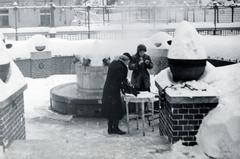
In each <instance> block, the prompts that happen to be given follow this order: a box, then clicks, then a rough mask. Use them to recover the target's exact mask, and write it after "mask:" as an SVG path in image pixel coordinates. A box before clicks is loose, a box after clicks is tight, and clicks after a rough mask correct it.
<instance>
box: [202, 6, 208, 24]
mask: <svg viewBox="0 0 240 159" xmlns="http://www.w3.org/2000/svg"><path fill="white" fill-rule="evenodd" d="M206 12H207V8H206V7H204V9H203V14H204V15H203V16H204V17H203V21H204V22H206V14H207V13H206Z"/></svg>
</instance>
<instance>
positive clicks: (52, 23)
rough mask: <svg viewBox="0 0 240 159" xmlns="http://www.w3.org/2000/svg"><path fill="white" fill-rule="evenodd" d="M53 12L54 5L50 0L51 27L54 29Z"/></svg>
mask: <svg viewBox="0 0 240 159" xmlns="http://www.w3.org/2000/svg"><path fill="white" fill-rule="evenodd" d="M54 11H55V4H54V3H53V1H52V0H51V1H50V14H51V27H55V19H54Z"/></svg>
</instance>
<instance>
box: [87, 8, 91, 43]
mask: <svg viewBox="0 0 240 159" xmlns="http://www.w3.org/2000/svg"><path fill="white" fill-rule="evenodd" d="M90 9H91V7H90V6H87V18H88V23H87V25H88V39H90V38H91V35H90Z"/></svg>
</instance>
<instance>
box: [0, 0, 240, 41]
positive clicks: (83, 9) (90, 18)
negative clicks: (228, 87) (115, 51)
mask: <svg viewBox="0 0 240 159" xmlns="http://www.w3.org/2000/svg"><path fill="white" fill-rule="evenodd" d="M1 9H7V10H9V18H10V17H11V16H12V17H11V19H14V20H13V21H11V22H12V23H11V24H9V27H10V28H14V29H15V39H16V40H18V39H19V40H22V39H27V38H29V36H31V35H33V33H23V32H19V27H38V26H40V24H41V22H40V20H39V19H40V17H39V16H40V15H39V13H40V12H41V10H42V9H47V10H49V14H46V15H47V16H48V15H49V18H50V21H49V24H48V25H49V27H58V26H71V25H73V24H72V22H73V20H74V18H73V17H76V19H77V20H79V22H78V23H77V24H74V25H78V26H84V27H86V29H85V30H87V31H78V32H74V31H73V33H77V34H76V35H74V34H72V33H70V32H65V33H64V32H58V33H56V37H61V38H67V39H69V38H70V39H85V38H86V36H87V38H88V39H90V38H97V39H104V38H110V39H115V38H120V37H122V35H123V33H122V32H124V31H122V32H119V30H118V31H95V30H93V29H92V26H93V25H92V24H96V23H98V24H99V23H100V24H101V25H103V26H104V25H106V24H120V25H121V28H122V30H124V28H125V26H127V25H129V24H133V23H148V24H151V25H152V29H153V30H157V29H158V28H156V27H157V26H158V25H159V24H162V23H165V24H169V23H175V22H180V21H182V20H187V21H190V22H211V23H213V24H214V27H213V28H214V30H213V31H212V28H205V29H204V30H203V29H199V32H200V33H201V34H204V35H205V34H211V35H236V34H239V29H238V28H224V29H222V28H217V25H216V24H217V23H232V22H240V6H238V5H231V6H218V5H212V6H189V5H181V6H161V5H153V4H149V5H145V6H143V5H132V6H128V5H120V6H55V5H54V4H53V3H50V4H49V5H47V6H18V5H17V4H15V5H14V6H10V7H0V10H1ZM25 12H27V13H28V14H26V13H25ZM11 13H12V14H11ZM31 13H33V14H31ZM28 18H29V20H27V21H26V20H25V19H28ZM76 19H75V20H76ZM29 21H31V22H32V23H29ZM0 27H1V26H0ZM239 27H240V26H239ZM6 34H7V36H8V37H9V38H10V39H12V37H13V36H12V33H6ZM42 34H45V35H46V36H48V33H42ZM119 34H121V35H119ZM170 34H172V33H171V32H170Z"/></svg>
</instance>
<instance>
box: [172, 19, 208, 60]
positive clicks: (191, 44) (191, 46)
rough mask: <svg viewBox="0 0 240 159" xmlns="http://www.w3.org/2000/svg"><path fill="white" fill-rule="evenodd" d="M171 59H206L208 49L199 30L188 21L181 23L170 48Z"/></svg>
mask: <svg viewBox="0 0 240 159" xmlns="http://www.w3.org/2000/svg"><path fill="white" fill-rule="evenodd" d="M168 58H170V59H185V60H187V59H206V58H207V55H206V51H205V48H204V46H203V44H202V42H201V40H200V36H199V34H198V32H197V30H196V29H195V28H194V27H193V26H192V25H191V24H190V23H189V22H186V21H183V22H181V23H180V24H179V26H178V27H177V29H176V31H175V37H174V38H173V41H172V45H171V47H170V48H169V52H168Z"/></svg>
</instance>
